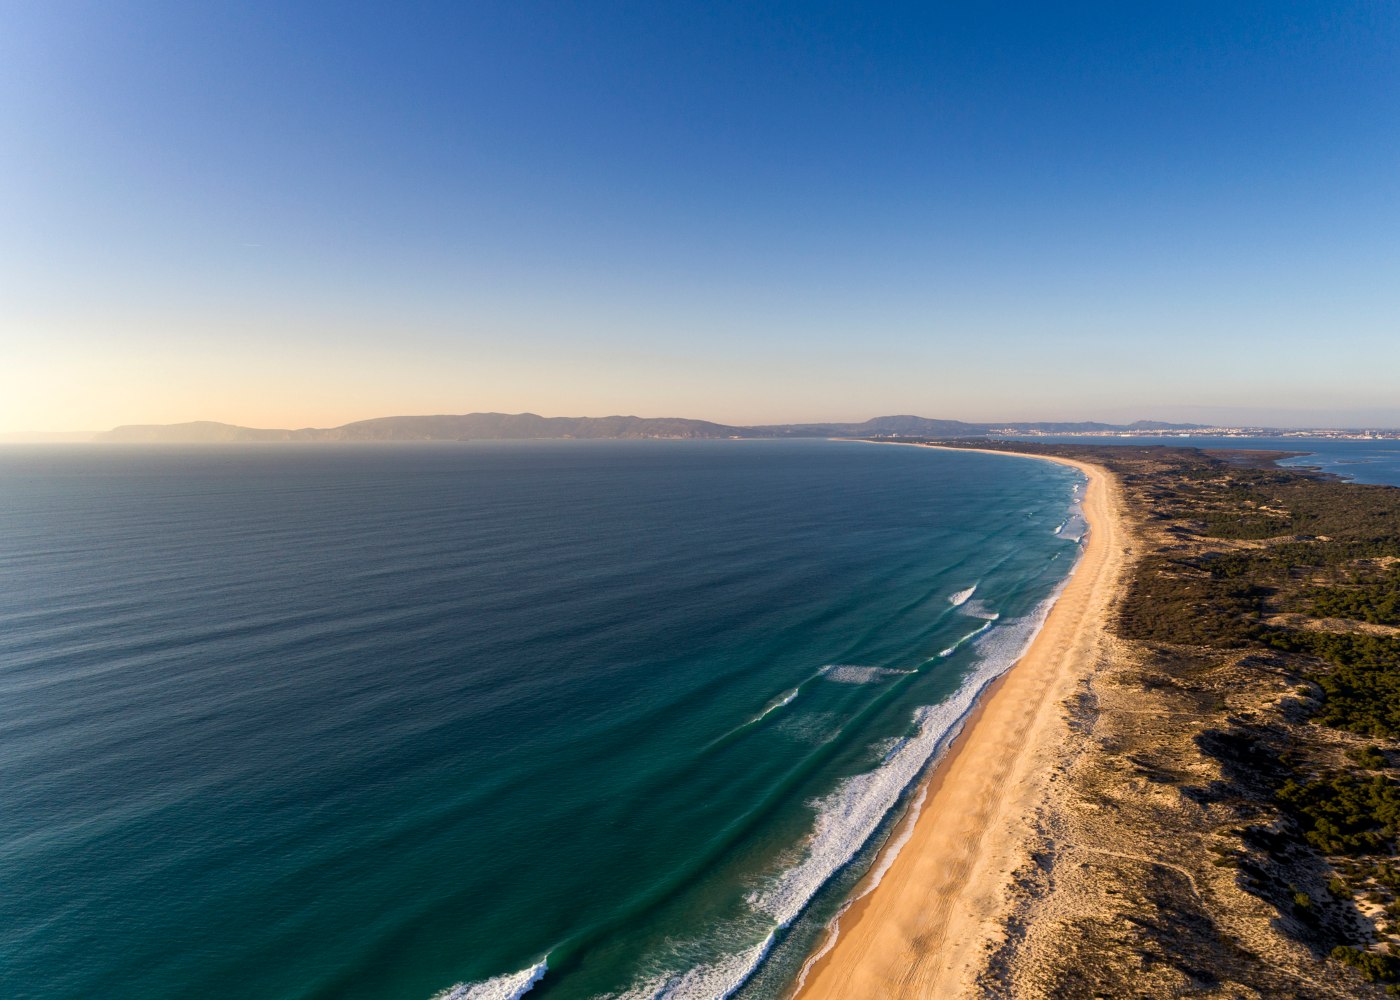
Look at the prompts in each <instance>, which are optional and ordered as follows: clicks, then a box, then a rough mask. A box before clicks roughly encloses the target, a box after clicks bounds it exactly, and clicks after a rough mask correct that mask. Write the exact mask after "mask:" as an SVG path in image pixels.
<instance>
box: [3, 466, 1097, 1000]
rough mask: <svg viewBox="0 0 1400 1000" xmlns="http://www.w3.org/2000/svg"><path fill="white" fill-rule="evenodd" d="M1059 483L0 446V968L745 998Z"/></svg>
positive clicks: (979, 475)
mask: <svg viewBox="0 0 1400 1000" xmlns="http://www.w3.org/2000/svg"><path fill="white" fill-rule="evenodd" d="M1080 480H1081V477H1080V476H1079V475H1078V474H1077V473H1076V472H1074V471H1073V470H1070V469H1067V468H1064V467H1061V466H1056V465H1052V464H1050V463H1046V462H1041V461H1035V460H1029V459H1022V458H1012V457H1006V456H988V455H979V454H971V453H965V454H959V453H948V452H938V451H932V450H928V449H920V448H910V447H893V446H877V445H870V444H862V443H854V442H846V443H841V442H822V441H806V442H803V441H795V442H793V441H789V442H781V441H777V442H770V441H755V442H559V443H525V444H503V443H482V444H470V445H424V446H415V445H407V446H405V445H399V446H339V447H336V446H315V445H305V446H278V445H270V446H259V447H241V446H227V447H219V448H210V449H206V450H198V449H187V448H181V447H141V446H64V447H9V448H4V449H0V996H4V997H6V998H9V1000H41V998H42V1000H57V998H74V1000H76V998H84V1000H87V998H92V997H102V998H103V1000H159V998H192V997H198V998H201V1000H223V998H228V1000H260V998H287V1000H290V998H376V1000H429V998H432V997H435V996H436V997H455V998H472V1000H480V998H487V997H491V998H501V997H515V996H519V995H521V994H522V993H524V992H526V991H527V990H529V991H530V993H531V1000H534V997H536V996H540V997H549V998H591V997H627V998H640V997H677V998H683V997H705V998H715V997H722V996H727V995H735V996H740V997H753V998H757V997H772V996H776V995H778V994H779V993H780V992H781V990H782V989H784V988H785V987H786V986H787V985H788V984H790V983H791V982H792V981H793V979H794V977H797V976H799V975H800V974H801V967H802V963H803V959H804V956H805V955H807V954H808V952H809V951H810V949H811V948H812V946H813V943H814V942H815V941H816V940H817V939H818V936H819V935H820V934H821V931H822V928H823V927H824V926H825V925H826V924H827V923H828V921H829V920H830V918H831V916H832V915H833V914H834V913H836V912H837V911H838V910H839V908H840V907H841V906H842V905H843V903H844V901H845V900H846V898H847V895H848V893H849V892H850V889H851V886H852V885H853V884H854V882H855V881H856V880H857V878H858V877H859V876H860V875H861V874H862V873H863V872H864V871H865V870H866V869H867V868H868V867H869V865H870V864H871V859H872V857H873V856H874V855H875V853H876V849H877V848H878V847H879V846H880V845H881V844H882V843H883V842H884V841H885V839H886V838H888V836H889V835H890V829H891V827H892V825H893V823H894V821H895V819H896V818H897V817H898V816H899V815H900V814H901V812H902V811H903V810H905V809H908V808H910V807H911V802H910V801H909V800H910V796H911V793H910V789H911V788H912V787H914V786H915V785H916V779H917V778H918V777H919V775H920V774H921V773H922V772H923V771H924V770H925V769H926V767H927V765H928V762H929V761H930V760H931V759H932V758H933V757H934V756H935V755H936V754H937V753H938V752H939V750H940V748H941V747H942V746H943V744H944V743H945V742H946V738H947V736H948V734H949V733H950V732H951V731H952V730H953V729H954V727H955V725H956V723H957V720H958V718H959V717H960V715H961V714H962V713H963V712H964V711H965V710H966V707H967V705H968V703H969V701H970V699H971V697H972V695H973V694H974V693H975V691H976V690H977V689H978V688H979V686H980V685H982V684H983V683H985V682H986V681H987V679H989V678H990V677H992V676H994V675H995V674H996V673H997V672H999V671H1000V670H1002V669H1004V668H1005V667H1006V666H1007V665H1008V664H1009V663H1011V662H1012V661H1013V660H1014V658H1015V657H1016V656H1017V655H1018V654H1019V652H1020V651H1021V650H1022V649H1023V648H1024V646H1025V645H1026V642H1027V641H1028V639H1029V638H1030V636H1031V635H1032V634H1033V633H1034V631H1035V629H1036V628H1037V627H1038V625H1039V623H1040V621H1041V620H1042V618H1043V615H1044V613H1045V610H1046V608H1047V605H1048V600H1049V599H1050V598H1051V597H1052V595H1053V594H1054V593H1055V592H1056V590H1057V588H1058V587H1059V586H1060V585H1061V584H1062V582H1063V580H1064V579H1065V578H1066V575H1067V573H1068V571H1069V569H1070V568H1071V566H1072V564H1073V563H1074V561H1075V559H1076V557H1077V554H1078V551H1079V546H1078V542H1079V536H1080V535H1081V534H1082V522H1080V521H1079V520H1078V518H1077V517H1075V516H1074V507H1073V505H1074V503H1075V501H1076V498H1077V494H1078V491H1079V490H1081V489H1082V486H1081V483H1080Z"/></svg>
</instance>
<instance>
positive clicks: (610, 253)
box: [0, 0, 1400, 431]
mask: <svg viewBox="0 0 1400 1000" xmlns="http://www.w3.org/2000/svg"><path fill="white" fill-rule="evenodd" d="M0 154H3V155H0V347H3V352H2V353H0V431H35V430H66V429H84V430H86V429H94V430H96V429H104V428H107V427H111V426H113V425H115V424H120V423H144V422H156V423H163V422H173V421H181V420H191V419H213V420H225V421H229V422H232V423H241V424H248V425H254V426H291V427H301V426H331V425H335V424H339V423H343V422H346V421H349V420H354V419H360V418H365V417H373V416H382V415H388V414H404V413H435V412H448V413H463V412H469V411H474V410H502V411H510V412H515V411H520V410H532V411H535V412H539V413H544V414H549V415H602V414H608V413H637V414H640V415H644V416H663V415H675V416H691V417H703V418H708V419H714V420H720V421H726V422H735V423H745V422H776V421H797V420H827V419H831V420H859V419H864V418H867V417H870V416H875V415H877V414H883V413H918V414H922V415H925V416H937V417H959V418H963V419H969V420H977V419H996V418H1006V419H1013V418H1014V419H1136V418H1140V417H1148V418H1161V419H1188V420H1206V421H1214V420H1221V421H1229V422H1236V423H1248V422H1256V421H1257V422H1274V423H1295V424H1310V423H1312V424H1323V423H1331V424H1346V423H1351V424H1364V423H1385V424H1390V425H1395V426H1400V4H1395V3H1387V2H1379V0H1378V2H1364V3H1347V2H1341V3H1320V2H1319V3H1288V2H1281V0H1268V2H1259V3H1221V2H1219V0H1211V2H1204V3H1191V2H1171V3H1160V4H1159V3H1104V4H1034V5H1029V4H1011V3H1002V4H968V3H959V4H951V3H950V4H929V3H921V4H909V5H907V6H906V5H899V4H883V5H882V4H876V3H870V2H860V3H794V4H775V3H767V4H751V3H714V2H707V3H704V4H698V3H697V4H671V3H654V2H638V3H608V2H596V3H579V4H564V3H532V2H522V0H508V2H499V3H496V2H474V3H444V4H375V5H369V4H363V5H361V4H354V3H335V4H330V3H327V4H320V5H318V4H313V3H300V4H285V3H267V4H263V3H251V2H239V3H236V4H235V3H228V4H218V3H196V4H191V3H182V2H171V3H154V2H142V3H121V2H114V0H102V2H95V3H69V2H64V0H45V2H42V3H39V2H18V3H16V2H9V0H0Z"/></svg>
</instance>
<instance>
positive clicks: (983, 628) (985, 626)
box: [938, 615, 1001, 657]
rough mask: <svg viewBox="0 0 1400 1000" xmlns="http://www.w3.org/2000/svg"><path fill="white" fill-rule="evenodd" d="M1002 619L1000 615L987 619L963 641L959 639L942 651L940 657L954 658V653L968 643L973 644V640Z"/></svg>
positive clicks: (964, 637) (963, 638)
mask: <svg viewBox="0 0 1400 1000" xmlns="http://www.w3.org/2000/svg"><path fill="white" fill-rule="evenodd" d="M1000 617H1001V616H1000V615H993V616H992V617H991V618H989V619H987V621H986V622H984V623H983V624H982V625H981V626H980V627H978V628H976V629H974V630H973V631H971V632H969V633H967V635H965V636H963V637H962V638H961V639H959V640H958V641H957V642H955V643H953V644H952V645H951V646H949V647H948V648H947V649H945V650H943V651H941V652H940V653H939V654H938V655H939V656H941V657H949V656H952V655H953V654H954V653H956V652H957V651H958V650H960V649H962V647H963V646H964V645H966V644H967V643H969V642H971V641H972V640H973V639H976V638H977V637H978V636H979V635H981V634H982V633H983V632H985V631H987V629H989V628H991V627H992V625H993V624H994V623H995V622H996V620H997V619H998V618H1000Z"/></svg>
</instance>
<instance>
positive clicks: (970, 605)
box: [958, 601, 1001, 622]
mask: <svg viewBox="0 0 1400 1000" xmlns="http://www.w3.org/2000/svg"><path fill="white" fill-rule="evenodd" d="M958 611H959V613H961V614H964V615H967V616H968V617H969V618H982V619H984V620H986V621H989V622H994V621H996V620H997V619H998V618H1000V617H1001V612H999V611H993V610H992V609H991V607H990V606H989V605H988V604H987V602H986V601H968V602H967V603H966V604H964V605H963V606H962V607H961V608H959V609H958Z"/></svg>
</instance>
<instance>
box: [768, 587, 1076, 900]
mask: <svg viewBox="0 0 1400 1000" xmlns="http://www.w3.org/2000/svg"><path fill="white" fill-rule="evenodd" d="M1063 587H1064V583H1063V582H1062V583H1061V584H1060V586H1059V587H1057V588H1056V589H1055V592H1054V593H1053V594H1052V595H1051V596H1050V597H1049V598H1047V599H1046V600H1045V601H1043V602H1042V603H1041V605H1040V606H1039V607H1038V608H1037V609H1036V610H1035V612H1034V613H1032V614H1031V615H1028V616H1026V617H1025V618H1018V619H1015V620H1012V621H1009V622H1007V623H1005V624H1004V625H1002V626H1001V627H999V628H997V629H995V630H994V631H992V632H991V633H990V634H988V635H986V636H984V637H983V638H982V639H981V640H980V641H979V642H978V652H979V654H980V657H979V662H978V665H977V667H976V669H974V670H973V672H972V673H971V674H970V675H969V676H968V677H967V678H966V679H965V680H964V681H963V683H962V685H961V686H960V687H959V688H958V690H957V691H956V692H955V693H954V694H953V695H952V697H950V698H948V699H947V700H946V701H944V702H941V703H939V704H937V705H929V706H926V707H923V708H920V709H918V710H917V711H915V713H914V723H915V725H916V727H917V729H916V732H915V733H914V735H912V736H910V737H909V738H908V739H907V741H906V742H905V743H904V744H903V745H901V746H898V747H896V748H895V749H894V750H893V752H892V753H890V754H888V755H887V758H886V760H885V762H884V763H882V764H881V765H880V766H879V767H877V768H875V769H874V770H872V771H868V772H866V773H864V774H857V775H853V776H852V777H850V778H847V779H846V780H845V781H844V782H842V783H841V785H839V786H838V787H837V788H836V790H835V791H833V792H832V793H831V794H829V795H827V796H825V797H823V798H821V799H818V800H816V801H815V802H814V803H813V805H814V807H815V808H816V811H817V819H816V827H815V829H814V831H813V832H812V834H811V836H810V837H809V838H808V842H807V851H806V856H805V857H804V858H803V860H802V861H801V862H800V863H799V864H798V865H797V866H796V867H794V868H792V869H791V870H789V871H787V872H785V873H784V874H782V875H780V876H779V877H778V878H777V879H775V880H774V881H773V883H772V884H771V885H769V886H767V887H765V888H763V889H760V890H759V891H757V892H755V893H753V894H752V895H751V896H750V897H749V902H750V904H751V905H752V906H754V908H755V909H758V910H761V911H763V912H766V913H769V914H771V915H772V916H773V918H774V920H776V921H777V923H778V925H779V926H784V927H785V926H787V925H788V924H790V923H791V922H792V921H793V920H795V919H796V918H797V916H798V915H799V914H800V913H801V912H802V910H803V909H804V908H805V907H806V906H807V904H808V903H809V902H810V901H811V899H812V897H813V896H814V895H816V893H817V890H819V889H820V888H821V887H822V886H823V885H825V884H826V882H827V881H828V880H829V879H830V878H831V876H832V875H834V874H835V873H836V872H837V871H838V870H839V869H841V868H842V867H843V866H845V865H846V864H847V863H849V862H850V861H851V859H852V858H854V857H855V856H856V853H857V852H858V851H860V849H861V848H862V847H864V846H865V844H866V843H867V841H869V839H870V837H871V835H872V834H874V832H875V830H876V829H877V828H878V827H879V826H880V823H881V822H882V821H883V820H884V818H885V817H886V816H887V815H888V814H889V811H890V809H892V808H893V807H894V805H895V803H896V802H897V801H898V800H899V797H900V795H901V794H903V792H904V790H905V789H906V788H908V787H909V785H910V784H911V783H912V782H913V781H914V780H915V779H916V778H917V777H918V776H919V775H920V774H921V773H922V772H923V770H924V769H925V767H926V766H927V765H928V764H929V762H930V761H931V760H933V759H934V758H935V757H936V756H938V755H939V754H941V753H942V752H943V750H944V749H945V748H946V747H947V745H948V743H949V742H950V741H951V740H952V738H953V736H955V735H956V732H957V729H958V728H959V727H960V725H961V723H962V721H963V719H964V718H965V717H966V716H967V713H968V712H969V710H970V709H971V708H972V705H973V702H974V701H975V700H976V698H977V695H978V694H979V693H980V692H981V691H982V689H983V688H985V687H986V686H987V685H988V684H989V683H991V681H992V680H994V679H995V678H996V677H998V676H999V675H1000V674H1002V673H1003V672H1005V671H1006V670H1007V668H1009V667H1010V666H1011V665H1012V664H1013V663H1015V662H1016V660H1017V659H1019V658H1020V656H1021V654H1022V653H1023V652H1024V651H1025V650H1026V648H1027V647H1028V646H1029V645H1030V642H1031V640H1032V639H1033V638H1034V637H1035V634H1036V633H1037V632H1038V631H1040V628H1041V626H1042V625H1043V624H1044V623H1045V618H1046V616H1047V615H1048V614H1049V613H1050V607H1051V605H1052V604H1053V603H1054V601H1055V598H1057V597H1058V596H1059V593H1060V590H1061V589H1063ZM990 624H991V623H988V625H987V626H986V627H987V628H990Z"/></svg>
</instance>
